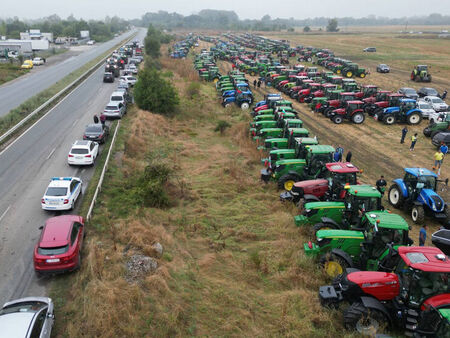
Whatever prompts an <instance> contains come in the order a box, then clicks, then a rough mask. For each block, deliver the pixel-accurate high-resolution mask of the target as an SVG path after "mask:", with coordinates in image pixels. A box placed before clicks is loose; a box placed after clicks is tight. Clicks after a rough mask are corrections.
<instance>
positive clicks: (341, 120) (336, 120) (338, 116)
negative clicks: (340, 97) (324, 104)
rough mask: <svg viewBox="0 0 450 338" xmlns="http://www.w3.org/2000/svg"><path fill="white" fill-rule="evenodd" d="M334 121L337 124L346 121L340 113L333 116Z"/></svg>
mask: <svg viewBox="0 0 450 338" xmlns="http://www.w3.org/2000/svg"><path fill="white" fill-rule="evenodd" d="M332 121H333V122H334V123H336V124H341V123H342V122H343V121H344V119H343V118H342V116H340V115H335V116H333V118H332Z"/></svg>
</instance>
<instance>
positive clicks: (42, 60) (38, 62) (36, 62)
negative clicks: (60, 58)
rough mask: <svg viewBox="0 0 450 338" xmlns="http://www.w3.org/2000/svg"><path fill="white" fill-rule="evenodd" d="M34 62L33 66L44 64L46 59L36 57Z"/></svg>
mask: <svg viewBox="0 0 450 338" xmlns="http://www.w3.org/2000/svg"><path fill="white" fill-rule="evenodd" d="M32 62H33V66H42V65H43V64H44V63H45V61H44V59H43V58H40V57H35V58H34V59H33V61H32Z"/></svg>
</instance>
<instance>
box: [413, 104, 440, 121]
mask: <svg viewBox="0 0 450 338" xmlns="http://www.w3.org/2000/svg"><path fill="white" fill-rule="evenodd" d="M417 108H419V109H420V110H421V111H422V116H423V117H425V118H427V119H430V116H431V117H434V115H435V114H437V113H436V111H435V110H434V109H433V107H432V106H431V104H429V103H428V102H426V101H424V100H419V101H417ZM430 121H431V120H430Z"/></svg>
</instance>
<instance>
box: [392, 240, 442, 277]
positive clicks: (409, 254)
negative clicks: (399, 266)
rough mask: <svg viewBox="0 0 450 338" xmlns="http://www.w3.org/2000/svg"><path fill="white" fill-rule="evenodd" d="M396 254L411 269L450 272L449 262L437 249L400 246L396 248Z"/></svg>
mask: <svg viewBox="0 0 450 338" xmlns="http://www.w3.org/2000/svg"><path fill="white" fill-rule="evenodd" d="M398 252H399V254H400V256H401V257H402V259H403V261H404V262H405V263H406V264H407V265H408V266H410V267H412V268H413V269H417V270H422V271H428V272H446V273H449V272H450V261H449V259H448V257H446V256H445V255H444V253H443V252H442V251H441V250H440V249H438V248H435V247H431V246H401V247H399V248H398ZM438 255H439V256H438ZM441 255H442V256H441ZM440 258H442V259H440Z"/></svg>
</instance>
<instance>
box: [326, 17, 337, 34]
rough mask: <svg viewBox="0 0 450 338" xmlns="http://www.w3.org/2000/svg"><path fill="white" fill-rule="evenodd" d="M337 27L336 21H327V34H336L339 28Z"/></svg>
mask: <svg viewBox="0 0 450 338" xmlns="http://www.w3.org/2000/svg"><path fill="white" fill-rule="evenodd" d="M337 26H338V21H337V19H330V20H328V25H327V32H338V31H339V28H337Z"/></svg>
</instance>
